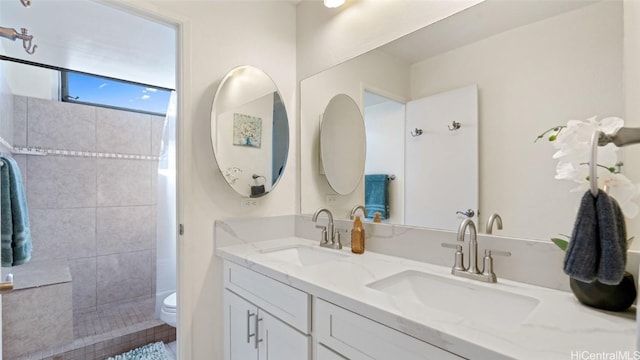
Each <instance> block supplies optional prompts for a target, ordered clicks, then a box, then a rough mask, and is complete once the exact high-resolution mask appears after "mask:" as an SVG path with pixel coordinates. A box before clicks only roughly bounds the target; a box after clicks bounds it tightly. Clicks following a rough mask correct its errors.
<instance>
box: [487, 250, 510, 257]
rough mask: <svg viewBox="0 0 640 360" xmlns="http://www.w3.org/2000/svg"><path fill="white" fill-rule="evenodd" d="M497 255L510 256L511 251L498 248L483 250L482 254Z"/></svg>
mask: <svg viewBox="0 0 640 360" xmlns="http://www.w3.org/2000/svg"><path fill="white" fill-rule="evenodd" d="M491 255H498V256H511V252H509V251H500V250H485V251H484V256H489V257H491Z"/></svg>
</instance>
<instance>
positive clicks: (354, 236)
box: [351, 215, 364, 254]
mask: <svg viewBox="0 0 640 360" xmlns="http://www.w3.org/2000/svg"><path fill="white" fill-rule="evenodd" d="M351 252H352V253H354V254H362V253H363V252H364V228H363V227H362V221H361V220H360V216H357V215H356V219H355V220H354V221H353V229H351Z"/></svg>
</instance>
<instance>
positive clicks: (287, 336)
mask: <svg viewBox="0 0 640 360" xmlns="http://www.w3.org/2000/svg"><path fill="white" fill-rule="evenodd" d="M258 334H259V336H260V337H259V339H258V341H259V344H260V346H259V350H258V355H259V358H258V359H259V360H287V359H291V360H294V359H295V360H305V359H311V356H310V351H309V350H310V348H311V347H310V339H309V337H308V336H307V335H304V334H302V333H301V332H299V331H297V330H295V329H294V328H292V327H291V326H289V325H287V324H285V323H284V322H282V321H280V320H278V319H277V318H275V317H273V316H271V315H270V314H269V313H267V312H265V311H263V310H259V311H258ZM247 359H248V358H247Z"/></svg>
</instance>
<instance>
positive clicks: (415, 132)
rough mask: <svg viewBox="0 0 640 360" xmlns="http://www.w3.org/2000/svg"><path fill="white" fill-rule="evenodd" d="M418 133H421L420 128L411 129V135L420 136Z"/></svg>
mask: <svg viewBox="0 0 640 360" xmlns="http://www.w3.org/2000/svg"><path fill="white" fill-rule="evenodd" d="M420 135H422V129H418V128H416V129H415V130H412V131H411V136H413V137H416V136H420Z"/></svg>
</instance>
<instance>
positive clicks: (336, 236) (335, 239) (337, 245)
mask: <svg viewBox="0 0 640 360" xmlns="http://www.w3.org/2000/svg"><path fill="white" fill-rule="evenodd" d="M331 247H332V248H334V249H338V250H340V249H342V243H341V242H340V233H339V232H338V231H337V230H336V231H335V232H334V233H333V234H332V235H331Z"/></svg>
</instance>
